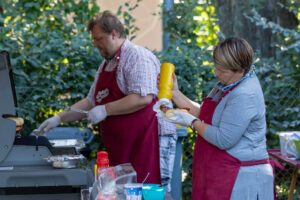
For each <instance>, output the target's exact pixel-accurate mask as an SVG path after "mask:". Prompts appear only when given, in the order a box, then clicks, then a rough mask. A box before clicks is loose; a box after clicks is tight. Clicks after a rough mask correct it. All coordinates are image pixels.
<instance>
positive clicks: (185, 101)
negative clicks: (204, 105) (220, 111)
mask: <svg viewBox="0 0 300 200" xmlns="http://www.w3.org/2000/svg"><path fill="white" fill-rule="evenodd" d="M172 100H173V102H174V103H175V104H176V105H177V106H178V107H179V108H189V109H190V113H191V114H192V115H194V116H195V117H199V114H200V104H198V103H196V102H194V101H192V100H190V99H189V98H188V97H186V96H185V95H184V94H183V93H182V92H180V91H179V90H177V91H173V92H172Z"/></svg>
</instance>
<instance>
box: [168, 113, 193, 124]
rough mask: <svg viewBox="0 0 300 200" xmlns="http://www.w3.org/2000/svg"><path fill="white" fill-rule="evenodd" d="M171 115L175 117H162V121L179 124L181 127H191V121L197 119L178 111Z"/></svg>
mask: <svg viewBox="0 0 300 200" xmlns="http://www.w3.org/2000/svg"><path fill="white" fill-rule="evenodd" d="M173 114H174V115H175V116H174V117H170V118H168V117H164V118H163V119H164V120H166V121H168V122H171V123H174V124H179V125H181V126H191V124H192V121H193V120H194V119H197V118H196V117H194V116H193V115H191V114H189V113H186V112H181V111H178V110H175V111H174V112H173Z"/></svg>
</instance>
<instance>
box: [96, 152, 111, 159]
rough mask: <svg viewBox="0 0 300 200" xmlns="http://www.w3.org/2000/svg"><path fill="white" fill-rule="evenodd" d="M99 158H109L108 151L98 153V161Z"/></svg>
mask: <svg viewBox="0 0 300 200" xmlns="http://www.w3.org/2000/svg"><path fill="white" fill-rule="evenodd" d="M99 158H108V154H107V152H106V151H99V152H97V159H99Z"/></svg>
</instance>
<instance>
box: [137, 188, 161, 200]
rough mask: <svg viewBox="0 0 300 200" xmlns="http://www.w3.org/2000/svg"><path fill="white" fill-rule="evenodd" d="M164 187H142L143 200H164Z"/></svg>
mask: <svg viewBox="0 0 300 200" xmlns="http://www.w3.org/2000/svg"><path fill="white" fill-rule="evenodd" d="M165 190H166V188H165V187H159V186H156V185H152V186H145V187H144V186H143V190H142V194H143V199H144V200H164V198H165Z"/></svg>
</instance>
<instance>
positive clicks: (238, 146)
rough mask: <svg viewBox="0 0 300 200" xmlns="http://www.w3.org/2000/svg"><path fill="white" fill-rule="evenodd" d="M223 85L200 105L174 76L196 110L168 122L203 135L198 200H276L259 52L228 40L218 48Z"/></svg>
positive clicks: (180, 101) (183, 101)
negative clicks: (256, 60)
mask: <svg viewBox="0 0 300 200" xmlns="http://www.w3.org/2000/svg"><path fill="white" fill-rule="evenodd" d="M213 57H214V63H215V66H216V71H215V75H216V76H217V77H218V79H219V83H218V84H217V85H216V86H215V88H214V89H213V90H212V91H211V92H210V94H209V95H208V97H206V98H205V99H204V102H203V104H202V105H201V107H200V105H198V104H196V103H195V102H192V101H191V100H189V99H188V98H187V97H185V96H184V95H183V94H182V93H181V92H180V91H179V90H178V86H177V80H176V76H175V75H174V76H173V77H174V86H173V101H174V102H175V103H176V104H177V106H178V107H181V108H184V107H188V108H190V114H188V113H184V112H180V111H174V114H175V115H176V116H175V117H173V118H167V119H166V120H167V121H170V122H173V123H177V124H181V125H183V126H191V127H192V128H193V129H194V130H195V131H196V132H197V133H198V137H197V141H196V145H195V150H194V160H193V171H192V199H193V200H230V199H231V200H240V199H243V200H273V199H274V193H273V192H274V190H273V174H272V168H271V166H270V164H269V159H268V154H267V150H266V140H265V132H266V123H265V109H264V99H263V94H262V91H261V87H260V84H259V81H258V80H257V77H256V75H255V69H254V66H252V61H253V51H252V48H251V46H250V45H249V44H248V43H247V42H246V41H245V40H243V39H240V38H228V39H226V40H225V41H223V42H221V43H219V44H218V45H217V46H216V48H215V49H214V54H213Z"/></svg>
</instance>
